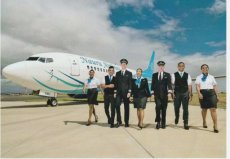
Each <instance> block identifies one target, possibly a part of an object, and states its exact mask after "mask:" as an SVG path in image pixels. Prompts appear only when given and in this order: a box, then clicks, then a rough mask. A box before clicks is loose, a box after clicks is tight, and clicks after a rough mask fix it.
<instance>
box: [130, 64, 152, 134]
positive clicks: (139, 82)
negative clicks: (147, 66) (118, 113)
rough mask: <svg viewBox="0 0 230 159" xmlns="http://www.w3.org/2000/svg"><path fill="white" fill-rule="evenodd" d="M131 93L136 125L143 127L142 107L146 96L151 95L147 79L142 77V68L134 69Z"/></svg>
mask: <svg viewBox="0 0 230 159" xmlns="http://www.w3.org/2000/svg"><path fill="white" fill-rule="evenodd" d="M132 95H133V104H134V108H137V117H138V127H139V128H141V129H142V128H143V119H144V109H145V108H146V103H147V98H148V97H150V96H151V94H150V91H149V86H148V80H147V79H146V78H144V77H142V69H141V68H138V69H137V70H136V78H134V79H133V80H132Z"/></svg>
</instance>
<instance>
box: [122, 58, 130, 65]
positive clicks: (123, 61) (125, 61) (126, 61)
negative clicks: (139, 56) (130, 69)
mask: <svg viewBox="0 0 230 159" xmlns="http://www.w3.org/2000/svg"><path fill="white" fill-rule="evenodd" d="M120 63H121V64H122V63H125V64H126V65H127V64H128V60H126V59H121V60H120Z"/></svg>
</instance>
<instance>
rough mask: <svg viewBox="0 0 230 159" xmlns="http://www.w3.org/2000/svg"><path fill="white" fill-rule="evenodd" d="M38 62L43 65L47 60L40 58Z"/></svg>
mask: <svg viewBox="0 0 230 159" xmlns="http://www.w3.org/2000/svg"><path fill="white" fill-rule="evenodd" d="M38 61H40V62H42V63H45V62H46V58H44V57H40V58H39V59H38Z"/></svg>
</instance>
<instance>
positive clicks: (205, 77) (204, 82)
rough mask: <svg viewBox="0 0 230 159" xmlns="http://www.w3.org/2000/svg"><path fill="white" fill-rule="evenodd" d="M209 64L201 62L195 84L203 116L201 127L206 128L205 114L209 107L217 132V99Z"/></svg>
mask: <svg viewBox="0 0 230 159" xmlns="http://www.w3.org/2000/svg"><path fill="white" fill-rule="evenodd" d="M208 71H209V66H208V65H207V64H203V65H202V66H201V72H202V74H200V75H199V76H197V78H196V81H195V84H196V89H197V93H198V96H199V101H200V106H201V109H202V111H201V114H202V118H203V128H207V127H208V126H207V122H206V115H207V110H208V109H210V112H211V116H212V120H213V124H214V126H213V129H214V133H218V132H219V130H218V127H217V113H216V108H217V102H218V101H219V97H218V90H217V83H216V80H215V78H214V77H213V76H212V75H210V74H209V73H208Z"/></svg>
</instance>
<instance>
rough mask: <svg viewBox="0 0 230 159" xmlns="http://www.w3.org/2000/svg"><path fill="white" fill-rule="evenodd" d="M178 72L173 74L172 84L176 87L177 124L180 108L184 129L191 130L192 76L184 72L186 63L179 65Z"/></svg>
mask: <svg viewBox="0 0 230 159" xmlns="http://www.w3.org/2000/svg"><path fill="white" fill-rule="evenodd" d="M177 68H178V71H177V72H175V73H174V74H172V84H173V85H174V95H175V96H174V97H175V98H174V112H175V124H176V125H177V124H178V122H179V115H180V107H181V104H182V107H183V120H184V129H185V130H189V126H188V116H189V112H188V104H189V100H192V79H191V76H190V75H189V74H188V73H187V72H185V71H184V69H185V64H184V62H179V63H178V66H177Z"/></svg>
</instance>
